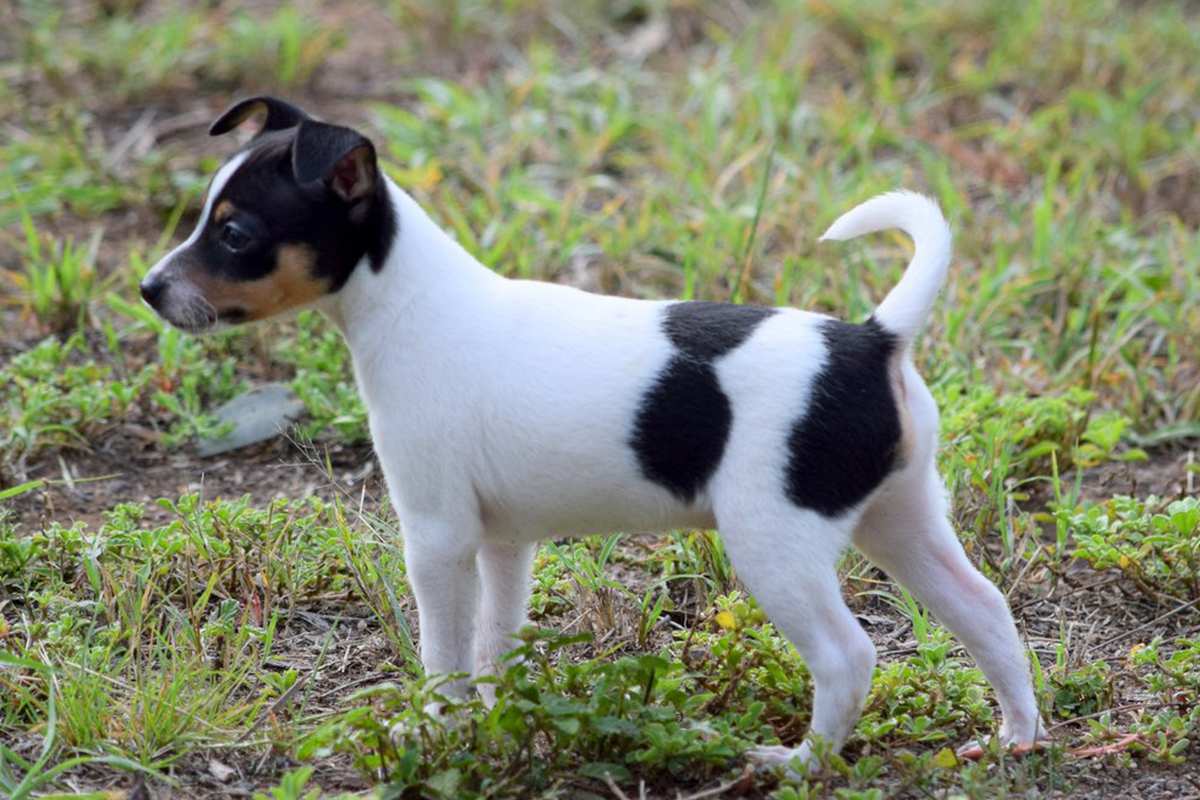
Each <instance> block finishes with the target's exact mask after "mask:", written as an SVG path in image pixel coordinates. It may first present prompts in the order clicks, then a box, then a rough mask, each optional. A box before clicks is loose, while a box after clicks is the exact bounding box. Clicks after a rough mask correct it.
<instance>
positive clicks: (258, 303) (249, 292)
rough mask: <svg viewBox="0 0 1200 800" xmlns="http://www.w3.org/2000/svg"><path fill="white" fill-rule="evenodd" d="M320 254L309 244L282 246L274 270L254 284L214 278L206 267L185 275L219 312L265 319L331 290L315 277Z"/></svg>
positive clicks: (306, 302) (325, 282) (324, 281)
mask: <svg viewBox="0 0 1200 800" xmlns="http://www.w3.org/2000/svg"><path fill="white" fill-rule="evenodd" d="M316 261H317V255H316V253H314V252H313V250H312V248H311V247H309V246H308V245H306V244H285V245H281V246H280V247H279V249H278V251H277V253H276V257H275V269H273V270H271V272H270V273H269V274H267V275H265V276H263V277H262V278H259V279H258V280H254V281H231V280H224V279H220V278H214V277H212V276H211V275H209V274H207V272H205V271H204V270H203V268H196V269H192V270H189V274H188V275H187V276H186V277H187V279H188V280H189V281H191V282H192V283H194V284H195V285H196V286H197V288H199V289H200V292H201V293H202V294H203V295H204V299H206V300H207V301H208V302H209V303H212V305H213V307H214V308H215V309H216V310H217V312H218V313H221V312H226V311H233V310H235V309H237V310H241V311H244V312H245V313H246V318H245V319H246V321H247V322H249V321H251V320H256V319H266V318H267V317H273V316H275V315H276V314H280V313H282V312H284V311H288V310H290V309H293V308H299V307H300V306H304V305H307V304H309V303H311V302H313V301H314V300H317V299H318V298H320V297H322V296H323V295H325V294H326V293H327V292H328V291H329V281H327V280H324V279H321V278H318V277H316V276H315V275H314V271H313V267H314V266H315V265H316Z"/></svg>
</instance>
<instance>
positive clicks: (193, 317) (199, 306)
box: [155, 296, 221, 334]
mask: <svg viewBox="0 0 1200 800" xmlns="http://www.w3.org/2000/svg"><path fill="white" fill-rule="evenodd" d="M155 310H156V311H157V312H158V315H159V316H160V317H162V318H163V319H164V320H166V321H167V322H168V323H170V324H171V325H172V326H173V327H175V328H178V329H179V330H181V331H183V332H184V333H192V334H199V333H206V332H208V331H211V330H212V329H213V328H215V327H216V326H217V324H218V322H219V321H220V319H221V316H220V314H218V313H217V310H216V308H214V307H213V305H212V303H209V302H208V301H207V300H205V299H204V298H203V297H198V296H192V297H188V298H187V299H186V300H184V301H183V302H180V303H168V304H166V305H165V306H164V307H163V308H157V309H155Z"/></svg>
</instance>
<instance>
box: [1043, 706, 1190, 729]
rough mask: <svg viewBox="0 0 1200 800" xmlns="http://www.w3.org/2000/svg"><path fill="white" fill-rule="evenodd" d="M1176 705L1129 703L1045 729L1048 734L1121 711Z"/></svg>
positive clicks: (1145, 709) (1147, 709)
mask: <svg viewBox="0 0 1200 800" xmlns="http://www.w3.org/2000/svg"><path fill="white" fill-rule="evenodd" d="M1176 705H1179V704H1178V703H1129V704H1128V705H1123V706H1116V707H1114V708H1105V709H1102V710H1100V711H1096V712H1094V713H1091V714H1084V715H1083V716H1082V717H1073V718H1072V719H1066V720H1063V721H1062V722H1056V723H1054V724H1053V725H1051V726H1049V727H1048V728H1046V733H1050V732H1051V731H1056V730H1058V729H1059V728H1064V727H1066V726H1067V725H1074V724H1075V723H1076V722H1083V721H1084V720H1086V719H1095V718H1096V717H1102V716H1104V715H1105V714H1119V713H1121V712H1122V711H1134V710H1141V711H1150V710H1151V709H1157V708H1170V707H1172V706H1176Z"/></svg>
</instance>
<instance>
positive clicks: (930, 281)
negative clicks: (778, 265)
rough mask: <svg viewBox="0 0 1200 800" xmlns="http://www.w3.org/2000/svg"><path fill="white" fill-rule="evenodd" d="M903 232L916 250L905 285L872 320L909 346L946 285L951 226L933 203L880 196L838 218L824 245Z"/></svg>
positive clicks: (903, 194) (912, 196) (917, 197)
mask: <svg viewBox="0 0 1200 800" xmlns="http://www.w3.org/2000/svg"><path fill="white" fill-rule="evenodd" d="M887 228H899V229H900V230H902V231H904V232H905V233H907V234H908V235H909V236H910V237H911V238H912V240H913V244H914V245H916V250H915V252H914V253H913V257H912V261H910V262H908V268H907V269H905V270H904V275H903V277H901V278H900V282H899V283H898V284H896V286H895V287H894V288H893V289H892V291H890V292H888V296H887V297H885V298H883V302H882V303H880V304H879V307H878V308H876V309H875V313H874V314H873V315H872V316H873V317H874V318H875V320H876V321H877V322H879V324H880V325H882V326H883V327H884V329H886V330H888V331H891V332H892V333H893V334H895V335H896V336H898V337H899V338H900V339H901V341H903V342H905V343H908V342H910V341H912V340H913V338H914V337H915V336H916V335H917V334H918V333H919V332H920V330H921V326H922V325H923V324H924V323H925V319H926V318H927V317H928V316H929V312H930V311H931V310H932V309H933V302H934V300H936V299H937V295H938V292H939V291H941V288H942V284H943V283H945V281H946V269H947V267H948V266H949V264H950V226H949V225H947V224H946V218H945V217H943V216H942V211H941V209H939V208H938V205H937V203H935V202H934V201H933V200H931V199H930V198H928V197H926V196H925V195H922V194H917V193H916V192H908V191H898V192H888V193H887V194H881V195H879V196H878V197H873V198H871V199H870V200H868V201H866V202H865V203H862V204H861V205H858V206H855V207H854V208H852V209H850V210H849V211H847V212H846V213H845V214H843V215H842V216H840V217H838V218H837V220H836V221H834V223H833V224H832V225H830V226H829V230H827V231H825V235H824V236H822V237H821V241H825V240H826V239H833V240H835V241H839V242H840V241H845V240H847V239H853V238H854V237H856V236H862V235H863V234H865V233H872V232H874V231H881V230H885V229H887Z"/></svg>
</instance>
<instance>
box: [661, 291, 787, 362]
mask: <svg viewBox="0 0 1200 800" xmlns="http://www.w3.org/2000/svg"><path fill="white" fill-rule="evenodd" d="M774 313H775V309H773V308H763V307H762V306H737V305H733V304H732V303H703V302H695V303H675V304H673V305H671V306H668V307H667V318H666V319H665V320H664V321H663V330H664V331H666V334H667V338H669V339H670V340H671V344H673V345H675V346H676V347H678V348H679V349H680V350H682V351H683V352H684V353H686V354H687V355H689V356H691V357H692V358H695V359H697V360H699V361H712V360H713V359H714V358H719V357H720V356H723V355H725V354H726V353H728V352H729V351H730V350H733V349H734V348H735V347H737V346H738V345H740V344H741V343H742V342H744V341H746V340H747V339H748V338H750V334H752V333H754V329H755V328H757V327H758V325H759V323H760V322H762V321H763V320H764V319H766V318H767V317H769V316H771V315H772V314H774Z"/></svg>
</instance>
